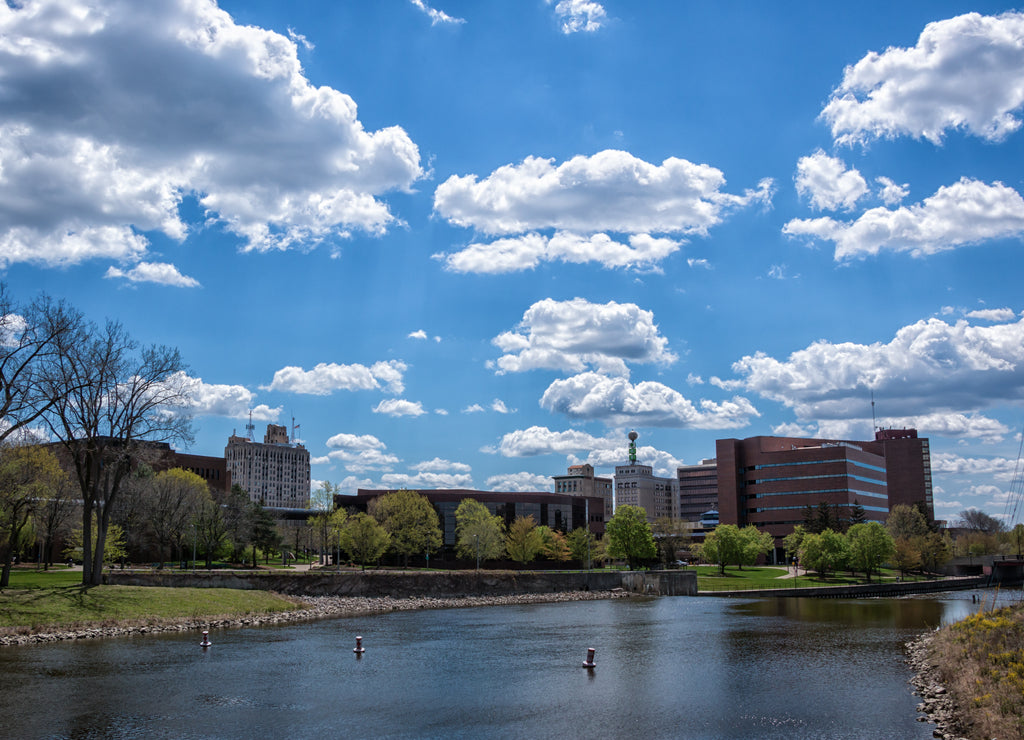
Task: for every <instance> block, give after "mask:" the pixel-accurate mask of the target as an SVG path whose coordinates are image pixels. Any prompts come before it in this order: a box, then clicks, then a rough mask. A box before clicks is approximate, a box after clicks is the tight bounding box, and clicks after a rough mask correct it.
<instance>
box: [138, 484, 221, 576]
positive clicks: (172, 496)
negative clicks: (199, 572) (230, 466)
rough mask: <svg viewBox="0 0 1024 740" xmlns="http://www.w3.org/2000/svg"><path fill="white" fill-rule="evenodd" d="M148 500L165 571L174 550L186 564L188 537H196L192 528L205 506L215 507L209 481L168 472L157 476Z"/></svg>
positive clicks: (152, 524)
mask: <svg viewBox="0 0 1024 740" xmlns="http://www.w3.org/2000/svg"><path fill="white" fill-rule="evenodd" d="M145 500H146V511H147V514H148V517H147V518H148V520H149V526H150V527H151V528H152V531H153V536H154V538H155V540H156V545H157V549H158V552H159V555H160V565H161V567H162V566H163V562H164V561H165V560H167V559H169V558H170V557H171V556H172V555H173V553H174V550H177V553H178V560H183V559H184V558H182V545H183V543H184V540H185V539H186V536H187V535H188V534H192V532H190V531H189V530H190V527H191V526H192V524H193V523H195V522H196V520H197V519H198V518H199V513H200V511H201V510H202V508H203V506H204V504H206V503H207V502H209V503H211V504H212V503H213V499H212V498H211V497H210V489H209V486H207V485H206V481H205V480H203V479H202V477H201V476H198V475H196V474H195V473H193V472H192V471H190V470H185V469H183V468H172V469H170V470H164V471H161V472H160V473H157V474H156V475H155V476H153V478H152V480H151V482H150V484H149V486H148V489H147V491H146V493H145ZM196 534H197V533H196Z"/></svg>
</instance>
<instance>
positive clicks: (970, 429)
mask: <svg viewBox="0 0 1024 740" xmlns="http://www.w3.org/2000/svg"><path fill="white" fill-rule="evenodd" d="M0 8H2V9H0V101H2V103H0V269H2V271H3V278H4V279H5V280H6V281H7V282H8V284H9V286H10V287H11V289H12V291H13V292H14V294H15V296H16V297H20V298H23V299H28V298H31V297H32V296H34V295H35V294H37V293H38V292H39V291H40V290H45V291H46V292H48V293H50V294H52V295H54V296H58V297H62V298H67V299H68V300H69V301H71V302H72V303H73V304H74V305H76V306H77V307H79V308H80V309H82V310H83V311H84V312H85V313H86V314H87V315H89V316H90V317H91V318H94V319H97V320H101V319H103V318H104V317H111V318H117V319H120V320H121V321H122V322H124V323H125V325H126V326H127V327H128V328H129V330H130V331H131V332H132V333H133V334H134V335H135V336H136V337H137V338H139V339H140V340H142V341H144V342H147V343H149V342H155V343H163V344H170V345H173V346H176V347H178V348H179V349H180V350H181V351H182V353H183V355H184V357H185V359H186V361H187V362H188V363H189V367H190V369H189V379H190V382H191V384H192V386H193V389H194V398H195V407H194V412H195V414H196V426H197V435H196V441H195V444H194V445H193V446H192V448H191V449H190V450H189V451H191V452H195V453H199V454H221V451H222V449H223V447H224V444H225V443H226V440H227V437H228V435H230V434H231V433H232V431H234V430H237V431H238V432H239V433H242V432H243V431H244V426H245V424H246V420H247V419H248V416H249V413H250V410H251V412H252V416H253V419H254V422H255V424H256V426H257V436H258V437H260V438H261V436H262V433H263V429H264V427H265V425H266V423H267V422H275V423H283V424H285V425H289V426H290V425H291V424H292V419H293V418H294V420H295V422H296V423H297V424H299V425H300V429H299V437H300V438H301V439H302V441H303V442H304V443H305V444H306V445H307V447H308V448H309V449H310V452H311V455H312V457H313V470H312V474H313V478H314V480H315V481H323V480H330V481H332V482H334V483H338V484H341V485H342V487H343V489H344V490H346V491H348V492H354V490H355V489H356V488H358V487H389V488H391V487H403V486H404V487H414V488H437V487H466V488H481V489H494V490H550V488H551V482H550V476H551V475H553V474H559V473H562V472H564V470H565V468H566V466H567V465H569V464H573V463H576V462H591V463H593V464H594V465H595V466H596V467H597V468H598V470H599V471H600V472H601V473H604V474H610V473H611V472H612V466H613V465H615V464H616V463H617V462H620V461H622V460H623V459H624V458H625V454H626V444H627V441H626V433H627V432H628V431H629V429H631V428H635V429H637V431H638V432H639V434H640V439H639V445H640V455H639V456H640V458H641V460H643V461H644V462H648V463H650V464H652V465H654V466H655V468H656V469H657V470H658V471H659V472H660V473H661V474H663V475H670V474H672V473H673V472H674V469H675V466H677V465H679V464H683V463H686V464H689V463H695V462H698V461H700V459H702V458H705V457H711V456H713V455H714V444H715V440H716V439H718V438H723V437H748V436H755V435H769V434H782V435H793V436H820V437H834V438H852V439H866V438H870V437H871V435H872V410H871V400H870V399H871V395H872V393H873V394H874V398H875V402H876V406H875V414H876V416H877V422H878V424H879V425H885V426H904V425H907V426H916V427H917V428H918V429H919V430H920V432H921V434H922V435H924V436H927V437H929V438H930V439H931V444H932V451H933V472H934V479H935V484H936V513H937V515H938V516H940V517H953V516H955V514H956V513H957V512H959V511H960V510H962V509H964V508H967V507H978V508H982V509H984V510H986V511H988V512H989V513H992V514H996V515H1004V514H1008V515H1012V512H1013V506H1012V497H1011V496H1009V494H1010V493H1011V488H1013V485H1012V479H1013V472H1014V466H1015V463H1016V460H1017V450H1018V447H1019V445H1020V430H1021V425H1022V423H1024V414H1022V413H1021V410H1022V405H1021V401H1022V398H1024V321H1022V311H1024V304H1022V301H1021V297H1020V296H1021V290H1020V285H1021V277H1022V275H1021V273H1022V269H1021V266H1022V264H1024V263H1022V261H1021V259H1020V257H1019V254H1020V248H1021V238H1022V235H1024V198H1022V196H1021V193H1022V192H1024V176H1022V171H1021V163H1022V162H1024V131H1021V130H1020V128H1021V121H1022V119H1024V15H1022V14H1020V13H1016V12H1014V11H1013V9H1012V8H1011V7H1010V6H1007V5H1004V4H1001V3H985V2H976V3H962V2H938V1H934V0H933V1H929V2H902V3H888V2H887V3H881V2H863V3H857V4H855V5H847V6H839V5H835V4H832V3H820V2H806V3H801V2H791V3H759V2H736V3H702V2H687V1H684V0H680V1H679V2H636V1H632V0H631V1H629V2H627V1H625V0H622V1H620V2H616V1H614V0H606V1H602V2H590V1H587V0H550V1H545V0H504V1H502V0H492V1H489V2H477V1H475V0H474V1H473V2H469V1H466V2H457V1H456V0H433V1H432V2H427V0H422V1H421V0H381V1H380V2H373V3H364V2H339V1H327V0H324V1H322V2H321V1H317V0H306V1H305V2H302V3H284V2H269V1H263V2H261V1H259V0H244V2H243V1H242V0H238V1H231V2H227V1H225V2H222V3H220V4H219V5H215V4H213V3H212V2H209V1H208V0H187V1H186V0H179V1H175V2H171V1H168V2H163V3H137V2H132V1H130V0H103V2H99V0H96V1H95V2H87V1H85V0H46V1H39V2H33V1H32V0H25V2H8V3H7V4H6V5H3V6H0ZM1008 499H1011V502H1010V503H1009V504H1008Z"/></svg>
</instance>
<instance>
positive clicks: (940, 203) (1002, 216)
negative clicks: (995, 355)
mask: <svg viewBox="0 0 1024 740" xmlns="http://www.w3.org/2000/svg"><path fill="white" fill-rule="evenodd" d="M782 231H783V233H785V234H787V235H790V236H804V237H810V238H812V239H818V240H822V241H831V242H833V243H835V245H836V247H835V259H836V261H837V262H838V261H843V260H848V259H852V258H858V257H860V258H862V257H864V256H865V255H875V254H878V253H879V252H880V251H881V250H882V249H889V250H892V251H895V252H910V253H911V255H913V256H914V257H921V256H924V255H929V254H935V253H937V252H942V251H946V250H949V249H955V248H957V247H962V246H966V245H971V244H978V243H979V242H983V241H988V240H991V239H1003V238H1010V237H1019V236H1021V235H1022V234H1024V198H1021V196H1020V194H1019V193H1018V192H1017V191H1016V190H1014V189H1013V188H1010V187H1007V186H1006V185H1004V184H1002V183H1001V182H994V183H992V184H991V185H989V184H986V183H983V182H980V181H978V180H971V179H969V178H966V177H964V178H961V179H960V181H959V182H957V183H954V184H953V185H947V186H944V187H941V188H939V189H938V191H936V193H935V194H934V195H932V196H930V197H928V198H925V200H924V201H923V202H922V203H920V204H915V205H912V206H909V207H900V208H897V209H895V210H889V209H888V208H872V209H871V210H868V211H866V212H865V213H863V214H862V215H861V216H860V217H859V218H857V219H856V220H854V221H852V222H844V221H837V220H835V219H832V218H828V217H823V218H814V219H794V220H792V221H790V222H789V223H787V224H786V225H785V226H784V227H783V229H782Z"/></svg>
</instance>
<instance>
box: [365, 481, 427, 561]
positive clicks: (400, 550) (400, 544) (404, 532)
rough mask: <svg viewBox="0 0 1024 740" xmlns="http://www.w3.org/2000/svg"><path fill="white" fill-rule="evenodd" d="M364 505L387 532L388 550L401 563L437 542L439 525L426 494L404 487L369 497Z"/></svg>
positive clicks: (424, 552) (424, 551) (425, 550)
mask: <svg viewBox="0 0 1024 740" xmlns="http://www.w3.org/2000/svg"><path fill="white" fill-rule="evenodd" d="M368 508H369V513H370V515H371V516H372V517H373V518H374V519H376V520H377V521H378V522H380V524H381V526H383V527H384V529H385V530H386V531H387V533H388V534H389V535H391V551H392V552H395V553H397V554H398V555H400V556H401V557H402V559H403V562H404V564H405V565H408V564H409V556H410V555H417V554H420V553H423V554H429V553H431V552H433V551H434V550H437V549H438V548H439V547H440V546H441V543H442V538H441V525H440V522H439V520H438V518H437V512H436V511H434V507H433V506H431V504H430V501H429V500H428V499H427V497H426V496H421V495H420V494H419V493H417V492H416V491H405V490H402V491H395V492H394V493H385V494H384V495H383V496H378V497H377V498H375V499H373V500H372V501H370V503H369V506H368Z"/></svg>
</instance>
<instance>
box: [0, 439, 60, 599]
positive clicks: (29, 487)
mask: <svg viewBox="0 0 1024 740" xmlns="http://www.w3.org/2000/svg"><path fill="white" fill-rule="evenodd" d="M65 478H66V476H65V475H64V471H63V470H61V468H60V464H59V463H58V462H57V458H56V457H54V455H53V453H52V452H50V451H49V450H47V449H45V448H43V447H40V446H38V445H21V446H18V447H4V448H0V561H2V563H3V570H2V571H0V588H6V587H7V586H8V584H9V583H10V576H11V563H12V561H13V558H14V554H15V553H16V552H17V551H18V549H19V548H20V547H21V546H22V545H23V544H25V542H23V535H25V534H27V532H26V529H25V527H26V525H28V524H29V522H30V520H31V517H32V515H33V513H35V511H36V509H37V508H39V507H40V505H41V504H42V502H44V501H45V500H46V499H47V498H49V497H50V496H52V495H53V492H54V491H55V490H56V489H57V488H58V487H59V486H61V485H62V481H63V480H64V479H65ZM30 528H31V527H30ZM28 542H31V540H28Z"/></svg>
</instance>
